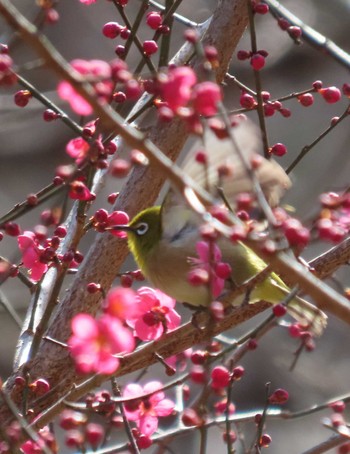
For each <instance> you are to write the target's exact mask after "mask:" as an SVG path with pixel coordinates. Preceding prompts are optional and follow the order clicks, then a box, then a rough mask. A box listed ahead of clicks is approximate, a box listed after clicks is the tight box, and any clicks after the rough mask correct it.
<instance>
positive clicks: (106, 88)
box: [57, 2, 113, 115]
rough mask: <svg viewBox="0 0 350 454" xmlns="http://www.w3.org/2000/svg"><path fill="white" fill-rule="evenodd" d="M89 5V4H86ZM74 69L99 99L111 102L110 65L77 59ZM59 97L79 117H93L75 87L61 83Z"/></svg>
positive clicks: (97, 61) (73, 63)
mask: <svg viewBox="0 0 350 454" xmlns="http://www.w3.org/2000/svg"><path fill="white" fill-rule="evenodd" d="M85 3H87V2H85ZM71 66H72V68H73V69H74V70H75V71H77V72H78V73H80V74H81V75H83V76H85V77H86V80H87V81H88V82H90V83H91V84H92V86H93V87H94V89H95V93H96V96H97V97H98V99H99V100H100V101H101V102H102V103H105V102H107V101H108V100H109V98H110V96H111V95H112V91H113V82H112V80H111V75H112V70H111V67H110V65H109V64H108V63H107V62H105V61H103V60H89V61H88V60H82V59H76V60H72V61H71ZM57 93H58V96H59V97H60V98H62V99H64V100H65V101H68V102H69V104H70V106H71V108H72V109H73V110H74V112H76V113H77V114H79V115H91V114H92V111H93V110H92V107H91V106H90V104H89V103H88V102H87V101H85V99H84V98H83V97H82V96H80V95H79V94H78V93H77V91H76V90H75V89H74V87H73V86H72V85H71V84H70V83H69V82H67V81H65V80H63V81H61V82H60V83H59V84H58V86H57Z"/></svg>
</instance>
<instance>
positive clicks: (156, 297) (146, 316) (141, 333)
mask: <svg viewBox="0 0 350 454" xmlns="http://www.w3.org/2000/svg"><path fill="white" fill-rule="evenodd" d="M175 303H176V301H175V300H174V299H173V298H170V297H169V296H168V295H165V293H163V292H161V291H160V290H158V289H156V290H154V289H151V288H149V287H141V288H140V289H139V290H138V291H137V310H135V313H134V316H132V317H128V318H127V319H126V322H127V324H128V325H129V326H130V327H131V328H133V329H134V333H135V335H136V336H137V337H138V338H139V339H141V340H143V341H149V340H155V339H159V338H160V337H161V336H162V335H163V333H164V332H165V330H167V331H169V330H174V329H175V328H177V327H178V326H179V324H180V322H181V317H180V316H179V314H178V313H177V312H176V311H175V310H174V306H175Z"/></svg>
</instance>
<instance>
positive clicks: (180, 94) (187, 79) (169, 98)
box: [161, 66, 197, 112]
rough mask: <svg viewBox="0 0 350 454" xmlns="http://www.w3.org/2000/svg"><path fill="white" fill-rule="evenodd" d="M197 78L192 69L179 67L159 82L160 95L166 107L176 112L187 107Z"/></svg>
mask: <svg viewBox="0 0 350 454" xmlns="http://www.w3.org/2000/svg"><path fill="white" fill-rule="evenodd" d="M196 81H197V77H196V74H195V72H194V71H193V69H192V68H189V67H188V66H180V67H179V68H174V69H171V70H170V71H169V74H168V75H167V77H166V78H165V80H164V81H161V94H162V98H163V101H165V102H166V103H167V105H168V107H169V108H170V109H171V110H172V111H174V112H176V111H177V110H178V109H179V108H180V107H184V106H186V105H187V103H188V101H189V100H190V98H191V93H192V87H193V85H194V84H195V83H196Z"/></svg>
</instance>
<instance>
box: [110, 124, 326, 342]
mask: <svg viewBox="0 0 350 454" xmlns="http://www.w3.org/2000/svg"><path fill="white" fill-rule="evenodd" d="M231 137H233V142H234V144H233V143H232V138H230V137H226V138H221V139H219V138H218V137H217V136H216V134H215V133H214V132H213V131H212V130H210V128H206V129H205V132H204V147H205V152H206V154H205V156H206V162H205V165H204V164H203V162H202V161H201V160H198V149H199V146H198V144H195V145H194V146H193V147H192V149H191V150H190V151H189V153H188V155H187V157H186V158H185V160H184V162H183V163H182V166H181V167H182V170H183V172H184V173H185V174H186V175H188V176H190V177H191V178H192V180H193V181H194V182H195V183H196V184H197V185H199V186H200V187H202V188H204V189H206V190H207V191H208V192H209V193H210V194H211V195H212V196H213V197H214V198H215V199H216V200H217V201H218V204H221V205H222V204H223V200H222V197H220V195H219V194H221V195H222V194H224V195H225V201H226V203H227V201H228V203H230V208H231V209H233V210H234V209H235V200H236V197H237V195H238V194H240V193H253V183H252V181H251V179H250V178H249V177H248V175H247V171H246V168H245V166H244V164H243V163H242V160H241V158H240V156H239V153H238V148H239V150H240V151H241V152H242V153H245V156H246V158H248V160H249V161H250V162H258V163H259V165H258V166H257V168H256V171H255V176H256V178H257V180H258V181H259V184H260V188H261V190H262V192H263V194H264V196H265V198H266V200H267V202H268V203H269V204H270V206H271V207H275V206H277V205H278V203H279V201H280V198H281V197H282V195H283V194H284V192H285V191H286V190H287V189H288V188H289V187H290V186H291V181H290V178H289V177H288V176H287V174H286V173H285V171H284V170H283V168H282V167H281V166H280V165H279V164H278V163H277V162H276V161H274V160H273V159H266V158H264V157H263V156H262V154H261V149H262V144H261V134H260V130H259V129H258V128H257V126H256V125H255V124H254V123H253V122H252V121H251V120H249V119H247V118H246V117H245V116H237V117H236V118H235V119H234V120H233V121H232V129H231ZM200 149H201V148H200ZM223 169H224V170H223ZM219 189H220V191H219ZM203 222H204V221H203V216H202V215H201V214H198V213H195V212H194V211H193V209H192V208H191V207H190V206H189V205H188V204H187V203H186V201H185V200H184V198H183V196H181V194H178V193H177V191H176V189H174V188H172V187H170V189H169V190H168V193H167V195H166V197H165V199H164V201H163V203H162V205H160V206H153V207H150V208H146V209H145V210H143V211H141V212H140V213H138V214H137V215H136V216H135V217H134V218H133V219H132V220H131V221H130V222H129V223H128V224H127V225H119V226H118V225H117V226H112V227H110V229H111V230H124V231H126V233H127V237H128V246H129V249H130V251H131V252H132V254H133V256H134V258H135V261H136V263H137V265H138V266H139V268H140V269H141V271H142V273H143V274H144V276H145V277H146V278H147V279H148V280H149V281H150V283H151V284H152V285H153V286H155V287H157V288H158V289H160V290H161V291H163V292H164V293H166V294H167V295H169V296H171V297H173V298H175V299H176V300H177V301H179V302H182V303H187V304H188V305H190V306H193V307H195V308H203V307H204V308H206V307H209V306H210V304H211V302H212V301H213V294H212V290H211V288H210V285H208V284H206V283H203V284H200V285H193V283H191V282H190V281H189V278H188V277H189V273H190V272H191V270H192V269H193V267H194V266H196V265H195V264H198V262H199V259H198V254H197V247H198V242H200V241H201V235H200V228H201V226H202V225H203ZM215 245H216V246H215V247H218V248H219V250H220V252H221V258H220V261H221V262H224V263H227V264H228V265H229V266H230V269H231V272H230V276H228V278H227V279H226V280H225V285H224V289H223V294H224V293H225V292H226V293H227V292H229V291H230V290H232V289H234V288H239V287H240V286H242V285H243V284H245V283H246V282H248V281H249V280H250V279H252V278H254V277H255V276H257V275H259V273H264V270H266V267H267V264H266V263H265V262H264V261H263V260H262V259H261V258H260V257H259V256H258V255H257V254H255V252H253V251H252V250H251V249H250V248H249V247H248V246H246V245H245V244H244V243H243V242H242V241H235V242H232V241H231V240H230V239H228V238H226V237H225V236H218V239H217V240H216V241H215ZM289 293H290V288H289V287H288V286H287V285H286V284H285V283H284V281H283V280H282V279H281V278H280V277H279V276H278V275H277V274H276V273H274V272H269V273H267V274H266V276H265V277H264V278H262V279H260V280H259V279H257V284H256V285H255V287H254V288H253V289H252V290H250V292H249V294H242V295H240V296H239V297H237V298H235V299H234V300H233V301H231V304H232V305H234V306H238V305H240V304H242V303H243V302H244V301H245V300H246V299H247V298H248V300H249V303H251V304H252V303H256V302H258V301H260V300H264V301H267V302H269V303H271V304H279V303H281V302H283V301H284V300H285V298H286V297H287V295H288V294H289ZM223 294H222V295H220V296H223ZM220 296H219V298H220ZM287 310H288V312H289V313H290V315H292V316H293V317H294V318H296V319H297V320H298V321H299V322H301V323H303V325H305V326H308V329H309V330H310V331H311V332H312V333H313V334H314V335H316V336H319V335H321V334H322V332H323V330H324V328H325V326H326V323H327V316H326V314H324V312H322V311H321V310H320V309H318V308H317V307H315V306H314V305H312V304H311V303H309V302H308V301H306V300H305V299H303V298H301V297H299V296H294V297H293V298H292V299H291V301H289V303H288V305H287Z"/></svg>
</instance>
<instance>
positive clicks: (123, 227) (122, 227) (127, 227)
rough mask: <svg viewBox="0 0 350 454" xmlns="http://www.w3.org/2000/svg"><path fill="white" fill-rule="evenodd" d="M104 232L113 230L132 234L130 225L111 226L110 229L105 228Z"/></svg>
mask: <svg viewBox="0 0 350 454" xmlns="http://www.w3.org/2000/svg"><path fill="white" fill-rule="evenodd" d="M105 230H115V231H120V232H133V231H134V228H133V227H131V226H130V225H112V226H111V227H106V229H105Z"/></svg>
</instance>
